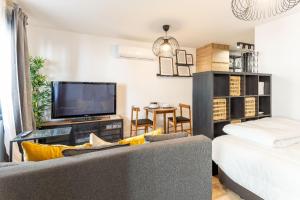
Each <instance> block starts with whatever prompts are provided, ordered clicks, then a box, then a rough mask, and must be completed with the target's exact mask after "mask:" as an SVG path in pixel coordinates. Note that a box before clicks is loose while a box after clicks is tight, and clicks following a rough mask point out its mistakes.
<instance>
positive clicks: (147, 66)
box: [28, 26, 195, 133]
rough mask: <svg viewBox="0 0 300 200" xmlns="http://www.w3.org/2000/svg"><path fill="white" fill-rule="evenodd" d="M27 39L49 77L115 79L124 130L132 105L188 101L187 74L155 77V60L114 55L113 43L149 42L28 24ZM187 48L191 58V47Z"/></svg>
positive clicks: (70, 79) (149, 45) (127, 126)
mask: <svg viewBox="0 0 300 200" xmlns="http://www.w3.org/2000/svg"><path fill="white" fill-rule="evenodd" d="M154 39H155V38H154ZM28 40H29V49H30V54H31V55H32V56H42V57H44V58H46V59H47V65H46V68H45V70H44V73H45V74H46V75H48V76H49V79H50V80H58V81H95V82H117V84H118V91H117V92H118V94H117V113H118V114H120V115H122V116H125V117H126V126H125V127H126V128H125V132H126V133H128V129H129V125H128V120H129V118H130V109H131V106H132V105H138V106H146V105H148V104H149V102H151V101H158V102H165V103H170V104H172V105H178V103H179V102H184V103H188V104H192V79H191V78H159V77H157V76H156V74H157V72H158V61H143V60H130V59H120V58H117V57H116V56H115V52H114V49H115V46H116V45H119V44H122V45H129V46H136V47H145V48H151V47H152V44H151V43H142V42H134V41H127V40H120V39H113V38H105V37H98V36H94V35H86V34H79V33H73V32H66V31H59V30H53V29H45V28H39V27H32V26H29V28H28ZM187 52H189V53H192V54H194V58H195V49H193V48H188V49H187Z"/></svg>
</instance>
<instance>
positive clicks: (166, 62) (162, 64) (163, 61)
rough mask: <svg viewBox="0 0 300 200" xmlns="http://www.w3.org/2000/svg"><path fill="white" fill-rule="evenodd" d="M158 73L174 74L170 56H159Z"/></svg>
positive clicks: (164, 74)
mask: <svg viewBox="0 0 300 200" xmlns="http://www.w3.org/2000/svg"><path fill="white" fill-rule="evenodd" d="M159 75H163V76H173V75H174V64H173V58H172V57H164V56H159Z"/></svg>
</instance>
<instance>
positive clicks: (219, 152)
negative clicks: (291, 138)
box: [212, 135, 300, 200]
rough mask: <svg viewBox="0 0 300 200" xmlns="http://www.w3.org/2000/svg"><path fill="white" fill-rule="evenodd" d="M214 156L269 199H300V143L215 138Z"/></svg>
mask: <svg viewBox="0 0 300 200" xmlns="http://www.w3.org/2000/svg"><path fill="white" fill-rule="evenodd" d="M212 148H213V149H212V150H213V153H212V158H213V160H214V161H215V162H216V163H217V164H218V166H219V167H220V168H221V169H222V170H223V171H224V172H225V173H226V174H227V175H228V176H229V177H230V178H231V179H232V180H233V181H235V182H236V183H238V184H240V185H241V186H243V187H244V188H246V189H248V190H249V191H251V192H253V193H255V194H256V195H258V196H260V197H261V198H263V199H266V200H299V199H300V144H294V145H290V146H289V147H286V148H272V147H269V146H266V145H262V144H259V143H257V142H254V141H251V140H246V139H243V138H241V137H237V136H232V135H225V136H221V137H218V138H215V139H214V140H213V144H212Z"/></svg>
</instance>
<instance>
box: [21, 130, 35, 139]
mask: <svg viewBox="0 0 300 200" xmlns="http://www.w3.org/2000/svg"><path fill="white" fill-rule="evenodd" d="M30 133H32V131H25V132H23V133H21V134H20V137H22V138H23V137H26V136H28V135H29V134H30Z"/></svg>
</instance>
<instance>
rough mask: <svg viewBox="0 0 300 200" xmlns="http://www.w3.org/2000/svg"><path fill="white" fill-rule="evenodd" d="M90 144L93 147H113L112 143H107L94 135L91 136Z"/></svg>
mask: <svg viewBox="0 0 300 200" xmlns="http://www.w3.org/2000/svg"><path fill="white" fill-rule="evenodd" d="M90 144H91V145H92V146H93V147H97V146H102V145H111V144H112V143H110V142H106V141H104V140H102V139H101V138H99V137H97V135H95V134H94V133H91V134H90Z"/></svg>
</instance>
